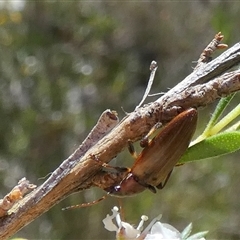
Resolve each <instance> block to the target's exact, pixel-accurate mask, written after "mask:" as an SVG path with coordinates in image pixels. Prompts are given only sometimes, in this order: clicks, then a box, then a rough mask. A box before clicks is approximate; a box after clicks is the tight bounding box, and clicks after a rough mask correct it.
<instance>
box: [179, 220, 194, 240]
mask: <svg viewBox="0 0 240 240" xmlns="http://www.w3.org/2000/svg"><path fill="white" fill-rule="evenodd" d="M191 232H192V223H190V224H189V225H188V226H187V227H185V228H184V230H183V231H182V232H181V239H187V238H188V237H189V236H190V234H191Z"/></svg>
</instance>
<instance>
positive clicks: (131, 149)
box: [128, 140, 138, 160]
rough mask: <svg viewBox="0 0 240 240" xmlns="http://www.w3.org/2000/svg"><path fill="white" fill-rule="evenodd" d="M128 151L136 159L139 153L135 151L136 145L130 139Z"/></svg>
mask: <svg viewBox="0 0 240 240" xmlns="http://www.w3.org/2000/svg"><path fill="white" fill-rule="evenodd" d="M128 151H129V152H130V154H131V155H132V156H133V158H134V159H135V160H136V159H137V157H138V155H137V152H136V151H135V149H134V146H133V144H132V142H131V141H130V140H128Z"/></svg>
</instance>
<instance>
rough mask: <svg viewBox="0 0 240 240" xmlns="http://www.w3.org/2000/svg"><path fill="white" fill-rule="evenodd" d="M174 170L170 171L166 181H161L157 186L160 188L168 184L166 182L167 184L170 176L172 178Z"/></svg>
mask: <svg viewBox="0 0 240 240" xmlns="http://www.w3.org/2000/svg"><path fill="white" fill-rule="evenodd" d="M172 171H173V170H171V171H170V172H169V173H168V175H167V177H166V179H165V180H164V182H161V183H160V184H159V185H158V186H157V188H158V189H163V188H164V187H165V186H166V184H167V182H168V180H169V178H170V176H171V173H172Z"/></svg>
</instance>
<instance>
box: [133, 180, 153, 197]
mask: <svg viewBox="0 0 240 240" xmlns="http://www.w3.org/2000/svg"><path fill="white" fill-rule="evenodd" d="M133 178H134V180H135V181H136V182H137V183H138V184H140V185H142V186H143V187H145V188H147V189H148V190H150V191H151V192H152V193H157V190H156V188H155V187H154V186H152V185H149V184H146V183H144V182H141V181H139V179H138V178H137V177H136V176H134V177H133Z"/></svg>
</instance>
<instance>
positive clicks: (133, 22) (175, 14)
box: [0, 0, 240, 239]
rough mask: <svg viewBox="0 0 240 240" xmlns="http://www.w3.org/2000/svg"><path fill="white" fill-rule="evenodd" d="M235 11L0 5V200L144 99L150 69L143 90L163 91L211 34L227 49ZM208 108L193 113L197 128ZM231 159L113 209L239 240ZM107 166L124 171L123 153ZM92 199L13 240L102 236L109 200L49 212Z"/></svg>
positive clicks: (193, 170) (220, 7)
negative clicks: (107, 113) (102, 120)
mask: <svg viewBox="0 0 240 240" xmlns="http://www.w3.org/2000/svg"><path fill="white" fill-rule="evenodd" d="M238 4H239V3H238V2H237V1H236V2H226V1H225V2H224V1H210V0H209V1H208V0H202V1H201V0H199V1H189V2H176V1H174V2H172V1H149V2H141V3H140V2H139V3H137V2H135V1H121V2H120V1H23V0H22V1H10V0H6V1H1V3H0V55H1V61H0V114H1V115H0V116H1V118H0V134H1V139H0V173H1V175H0V184H1V185H0V186H1V195H2V196H4V194H5V193H6V192H8V190H9V189H11V188H12V187H13V186H14V185H15V184H16V183H17V181H18V180H19V179H21V178H22V177H24V176H26V177H27V178H28V179H29V180H30V181H31V182H33V183H35V184H38V185H40V184H41V183H42V182H43V181H44V179H42V178H43V177H44V176H46V175H47V174H49V173H50V172H52V171H53V170H54V169H55V168H56V167H57V166H59V164H60V163H61V162H62V161H63V160H64V159H65V158H67V157H68V155H69V154H71V153H72V152H73V151H74V149H75V148H76V146H77V145H78V144H80V143H81V141H82V140H83V139H84V137H85V136H86V135H87V133H88V132H89V131H90V130H91V128H92V127H93V126H94V124H95V122H96V121H97V119H98V117H99V116H100V114H101V113H102V111H104V110H105V109H107V108H110V109H114V110H117V111H118V113H119V115H120V117H123V116H124V112H123V111H122V110H121V107H123V108H124V110H126V111H127V112H130V111H132V110H133V109H134V107H135V106H136V105H137V104H138V103H139V101H140V99H141V97H142V95H143V93H144V90H145V87H146V84H147V79H148V76H149V70H148V68H149V64H150V62H151V61H152V60H156V61H157V62H158V65H159V68H158V71H157V74H156V80H155V83H154V86H153V90H152V92H161V91H167V89H168V88H170V87H172V86H174V85H175V84H176V83H177V82H179V81H181V80H182V79H183V78H184V77H185V76H187V75H188V74H189V73H190V72H191V71H192V67H193V66H194V63H193V61H195V60H197V58H198V56H199V54H200V53H201V51H202V49H203V48H204V47H205V46H206V45H207V44H208V43H209V41H210V40H211V39H212V38H213V36H214V35H215V33H217V32H219V31H222V32H223V34H224V35H225V40H226V41H225V42H226V43H228V44H229V45H230V46H231V45H232V44H234V43H235V42H237V41H239V33H238V30H237V29H238V27H239V24H238V23H239V21H240V20H239V18H240V15H239V11H238V9H239V6H238ZM148 100H149V101H152V100H154V98H152V99H148ZM213 109H214V106H209V107H207V108H205V109H203V110H201V111H200V121H199V128H200V129H201V128H202V129H203V128H204V125H205V124H206V122H207V121H208V119H205V118H204V117H205V116H207V117H208V116H210V115H211V112H213ZM124 158H126V159H127V160H126V161H123V159H124ZM236 160H239V153H235V154H233V155H231V156H227V157H223V158H219V159H218V160H216V159H214V160H208V161H202V162H199V163H194V164H187V165H185V166H184V167H179V168H177V169H176V170H175V171H174V173H173V174H172V177H171V179H170V181H169V183H168V184H167V186H166V188H165V189H164V190H162V191H159V193H158V194H156V195H154V194H152V193H150V192H148V191H146V192H144V193H142V194H141V196H140V195H139V196H136V197H133V198H129V199H124V200H123V206H124V212H125V217H126V219H127V221H128V222H130V221H131V220H132V221H133V222H137V220H138V219H139V217H140V216H141V215H142V214H146V215H148V216H149V217H151V218H153V217H155V216H156V215H158V214H160V213H162V214H163V220H164V221H166V222H168V223H170V224H172V225H174V226H175V227H176V228H178V229H179V230H181V229H183V228H184V226H185V225H186V224H188V223H189V222H193V223H194V226H195V227H197V226H198V229H196V231H203V230H209V234H208V236H207V237H208V238H216V239H220V238H221V239H239V238H240V230H239V222H240V213H239V202H240V198H239V194H238V191H239V181H240V177H239V171H240V162H239V161H236ZM115 163H116V162H115ZM116 164H117V165H128V166H131V164H132V160H131V157H130V154H129V153H128V152H127V151H125V152H123V153H121V154H120V155H119V156H118V157H117V163H116ZM99 196H102V191H101V190H98V189H93V190H88V191H85V192H81V193H78V194H75V195H74V196H71V197H69V198H68V199H66V200H65V201H63V202H61V203H60V204H58V205H57V206H55V207H54V208H52V209H51V210H50V211H49V212H48V213H46V214H44V215H43V216H41V217H39V218H38V219H37V220H36V221H34V222H33V223H31V224H30V225H28V226H27V227H25V228H24V229H23V230H21V231H20V232H19V233H17V234H16V237H23V238H27V239H110V238H112V237H113V235H112V234H111V233H109V232H107V231H106V230H104V229H103V224H102V222H101V221H102V219H103V218H104V217H105V216H106V214H107V213H109V212H110V209H111V208H112V207H113V206H114V205H116V204H118V202H117V200H116V199H114V198H109V199H107V200H106V201H104V202H102V203H101V204H99V205H96V206H93V207H89V208H85V209H79V210H75V211H64V212H63V211H61V208H62V207H64V206H69V205H71V204H74V203H81V202H87V201H91V200H94V199H96V198H98V197H99ZM93 229H94V230H93Z"/></svg>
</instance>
